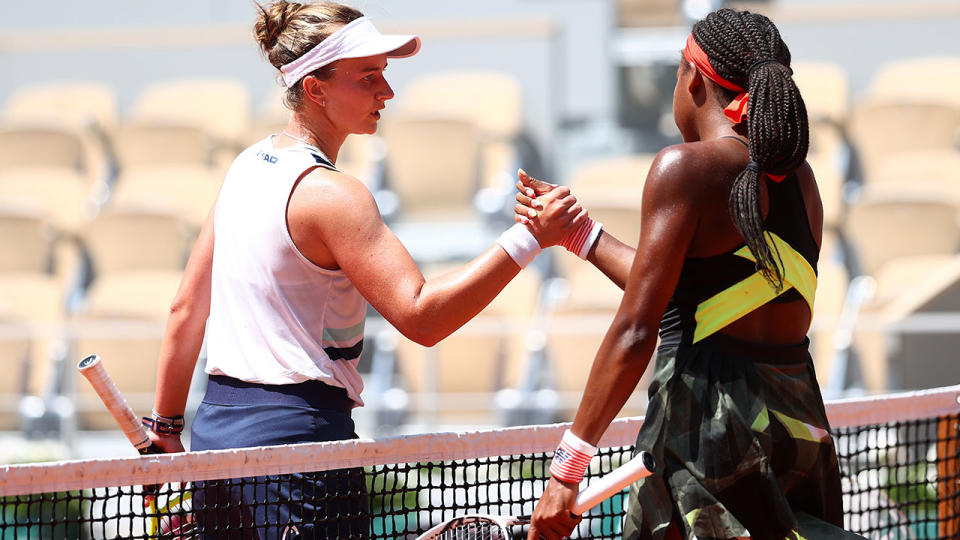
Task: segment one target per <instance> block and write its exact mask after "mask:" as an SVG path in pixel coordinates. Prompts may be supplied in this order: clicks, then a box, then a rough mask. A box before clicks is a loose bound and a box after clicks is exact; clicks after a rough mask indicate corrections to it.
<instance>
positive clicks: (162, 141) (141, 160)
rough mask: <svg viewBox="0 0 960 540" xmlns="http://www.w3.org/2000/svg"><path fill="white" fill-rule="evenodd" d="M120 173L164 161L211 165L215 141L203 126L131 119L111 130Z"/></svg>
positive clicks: (159, 164)
mask: <svg viewBox="0 0 960 540" xmlns="http://www.w3.org/2000/svg"><path fill="white" fill-rule="evenodd" d="M112 139H113V151H114V155H115V158H116V161H117V166H118V168H119V169H120V171H121V172H122V173H126V172H130V171H135V170H138V169H145V168H153V167H159V166H165V165H195V166H201V167H203V166H205V167H213V165H214V164H215V163H216V156H215V144H214V141H213V139H212V138H211V136H210V134H209V133H208V132H207V131H205V130H204V129H203V128H201V127H198V126H191V125H186V124H174V123H163V122H160V121H157V122H140V121H131V122H128V123H125V124H123V125H120V126H118V127H117V128H116V130H114V132H113V134H112Z"/></svg>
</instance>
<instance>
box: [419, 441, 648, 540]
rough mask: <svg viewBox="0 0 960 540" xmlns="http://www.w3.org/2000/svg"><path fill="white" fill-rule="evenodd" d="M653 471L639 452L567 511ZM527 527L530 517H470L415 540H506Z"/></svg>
mask: <svg viewBox="0 0 960 540" xmlns="http://www.w3.org/2000/svg"><path fill="white" fill-rule="evenodd" d="M655 470H656V464H655V462H654V460H653V456H652V455H650V453H649V452H640V453H639V454H637V455H636V456H635V457H634V458H633V459H631V460H630V461H628V462H626V463H624V464H623V465H621V466H620V467H617V469H616V470H614V471H613V472H611V473H610V474H608V475H606V476H604V477H602V478H600V479H598V480H597V481H596V482H594V483H593V484H591V485H589V486H587V487H586V488H584V489H583V490H581V491H580V494H579V495H577V500H576V502H575V503H574V505H573V508H571V509H570V511H571V512H573V513H574V514H576V515H581V514H583V513H584V512H586V511H587V510H590V509H591V508H593V507H594V506H596V505H598V504H600V503H601V502H603V501H604V500H606V499H607V498H609V497H611V496H612V495H614V494H615V493H618V492H620V491H621V490H622V489H623V488H625V487H627V486H628V485H630V484H632V483H633V482H636V481H637V480H639V479H641V478H644V477H647V476H650V475H651V474H653V473H654V471H655ZM529 523H530V516H494V515H488V514H473V515H468V516H461V517H457V518H453V519H451V520H449V521H446V522H444V523H441V524H439V525H437V526H435V527H433V528H432V529H430V530H429V531H427V532H425V533H423V534H422V535H420V536H419V537H417V540H459V539H470V540H474V539H476V540H510V539H511V538H513V535H512V534H510V528H511V527H515V526H518V525H527V524H529Z"/></svg>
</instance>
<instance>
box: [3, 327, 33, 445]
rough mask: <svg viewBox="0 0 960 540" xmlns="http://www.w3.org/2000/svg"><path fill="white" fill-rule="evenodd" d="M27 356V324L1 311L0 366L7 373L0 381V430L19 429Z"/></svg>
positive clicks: (26, 372) (28, 336) (28, 337)
mask: <svg viewBox="0 0 960 540" xmlns="http://www.w3.org/2000/svg"><path fill="white" fill-rule="evenodd" d="M29 357H30V327H29V325H28V324H27V323H26V322H24V321H22V320H19V319H18V318H16V317H14V316H11V315H9V314H6V313H3V312H2V311H0V367H2V369H3V371H4V373H5V374H6V375H5V376H4V377H3V379H2V380H0V430H3V431H9V430H14V429H20V417H19V405H20V400H21V399H22V398H23V396H25V395H26V394H27V388H26V386H27V384H26V379H27V377H28V371H29V368H28V366H29Z"/></svg>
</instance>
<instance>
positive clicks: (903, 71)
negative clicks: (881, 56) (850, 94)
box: [867, 56, 960, 107]
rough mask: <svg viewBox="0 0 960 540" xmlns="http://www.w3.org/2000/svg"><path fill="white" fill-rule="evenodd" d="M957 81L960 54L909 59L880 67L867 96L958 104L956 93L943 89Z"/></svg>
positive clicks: (959, 80)
mask: <svg viewBox="0 0 960 540" xmlns="http://www.w3.org/2000/svg"><path fill="white" fill-rule="evenodd" d="M958 84H960V56H943V57H919V58H908V59H901V60H892V61H889V62H887V63H885V64H884V65H883V66H881V67H880V69H878V70H877V73H876V75H874V77H873V79H872V80H871V81H870V84H869V86H868V87H867V95H868V96H870V98H873V99H886V100H893V101H895V100H908V101H930V102H941V103H948V104H952V105H954V106H955V107H960V97H957V95H956V92H949V91H945V89H947V88H956V87H957V85H958Z"/></svg>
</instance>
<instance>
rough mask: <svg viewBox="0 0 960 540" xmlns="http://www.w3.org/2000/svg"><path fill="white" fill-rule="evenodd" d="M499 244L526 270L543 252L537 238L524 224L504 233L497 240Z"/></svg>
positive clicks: (516, 225) (519, 224) (517, 224)
mask: <svg viewBox="0 0 960 540" xmlns="http://www.w3.org/2000/svg"><path fill="white" fill-rule="evenodd" d="M497 244H498V245H499V246H500V247H502V248H503V250H504V251H506V252H507V255H509V256H510V258H511V259H513V262H515V263H517V266H519V267H520V268H525V267H526V266H527V265H528V264H530V263H531V262H532V261H533V259H535V258H536V256H537V255H539V254H540V251H542V250H541V248H540V243H539V242H537V239H536V237H534V236H533V233H531V232H530V229H528V228H527V226H526V225H524V224H522V223H516V224H514V225H513V227H510V228H509V229H507V230H505V231H503V234H501V235H500V238H497Z"/></svg>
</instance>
